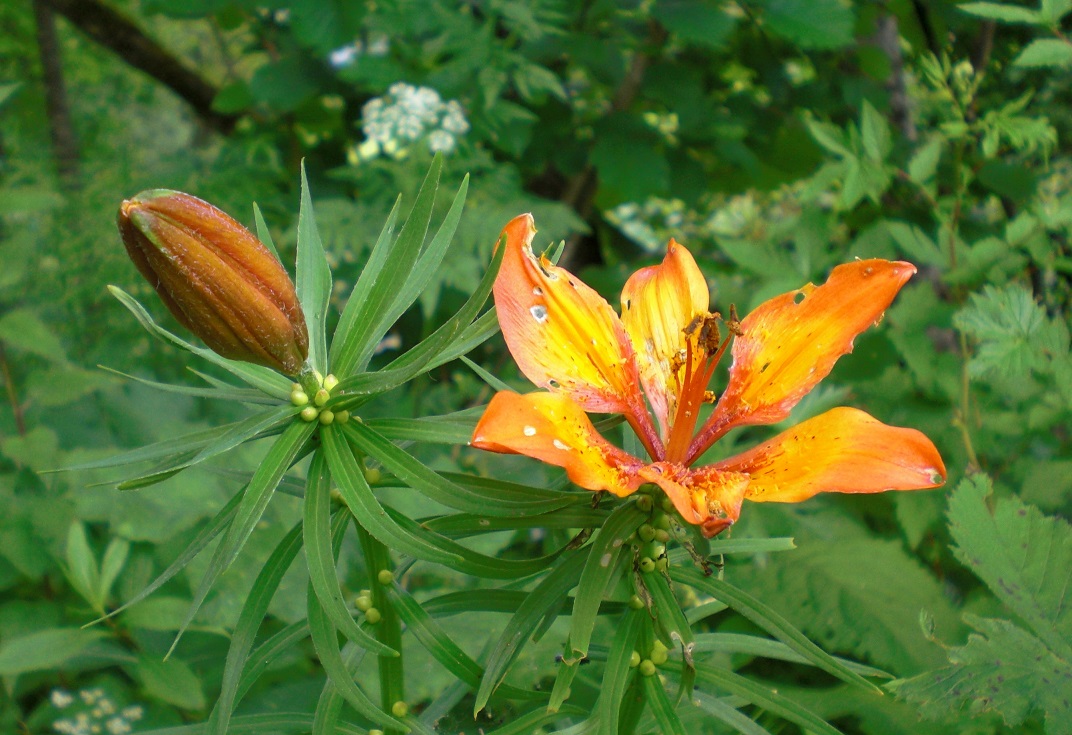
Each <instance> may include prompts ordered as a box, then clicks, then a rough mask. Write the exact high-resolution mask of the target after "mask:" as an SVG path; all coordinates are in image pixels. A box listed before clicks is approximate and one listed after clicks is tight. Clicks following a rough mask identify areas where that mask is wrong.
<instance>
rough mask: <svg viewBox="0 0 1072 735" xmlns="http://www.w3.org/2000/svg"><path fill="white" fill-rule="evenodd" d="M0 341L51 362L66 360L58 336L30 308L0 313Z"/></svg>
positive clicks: (63, 361)
mask: <svg viewBox="0 0 1072 735" xmlns="http://www.w3.org/2000/svg"><path fill="white" fill-rule="evenodd" d="M0 342H4V343H6V344H8V345H10V346H11V347H13V348H15V349H16V350H19V351H22V352H28V353H30V354H31V355H37V356H38V357H43V358H45V359H46V360H50V361H52V362H57V363H65V362H67V354H66V352H65V351H64V349H63V344H62V343H61V342H60V339H59V337H57V336H56V333H55V332H54V331H52V328H51V327H49V326H48V325H47V324H45V322H44V321H43V320H42V319H41V318H40V317H39V316H38V315H37V313H36V312H35V311H32V310H30V309H10V310H8V311H7V312H6V313H5V314H3V315H0Z"/></svg>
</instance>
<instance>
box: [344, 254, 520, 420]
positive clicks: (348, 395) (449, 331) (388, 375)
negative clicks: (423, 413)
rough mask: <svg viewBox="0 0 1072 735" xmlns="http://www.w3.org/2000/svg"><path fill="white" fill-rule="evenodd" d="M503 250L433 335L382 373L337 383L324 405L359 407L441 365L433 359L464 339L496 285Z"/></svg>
mask: <svg viewBox="0 0 1072 735" xmlns="http://www.w3.org/2000/svg"><path fill="white" fill-rule="evenodd" d="M504 252H505V248H500V250H499V251H498V252H497V253H496V254H495V257H494V259H493V261H492V264H491V267H490V268H489V269H488V270H487V271H486V272H485V273H484V277H483V278H482V279H481V281H480V283H479V284H477V287H476V289H475V290H474V291H473V293H472V295H471V296H470V297H469V299H468V300H467V301H466V302H465V304H463V305H462V307H461V308H460V309H459V310H458V311H457V312H456V313H455V314H454V315H453V316H451V318H450V319H448V320H447V321H446V322H444V323H443V325H442V326H440V327H439V328H438V329H436V330H435V331H434V332H432V334H430V335H429V336H428V337H426V338H425V339H424V340H422V341H421V342H420V343H419V344H417V345H416V346H415V347H413V348H412V349H410V350H409V351H407V352H406V353H405V354H403V355H401V356H400V357H398V358H396V359H395V360H393V361H392V362H391V363H390V364H389V365H387V367H385V368H384V369H383V370H378V371H376V372H372V373H359V374H357V375H354V376H352V377H349V378H346V379H345V380H343V381H342V382H341V383H339V386H338V388H337V389H336V397H335V398H333V399H332V401H330V402H329V403H328V404H327V406H328V407H330V408H334V407H336V406H338V407H340V408H342V407H347V406H350V405H358V404H359V403H360V402H361V401H363V400H364V399H363V396H369V395H375V394H378V393H383V392H384V391H387V390H390V389H391V388H394V387H396V386H399V385H401V384H402V383H405V382H406V381H408V380H410V379H412V378H414V377H416V376H418V375H420V374H422V373H424V372H427V371H428V370H431V369H432V368H433V367H435V366H436V365H441V364H443V362H445V360H436V359H435V358H436V356H437V355H439V354H440V353H441V352H443V351H444V350H447V349H448V348H449V346H450V345H451V343H452V342H454V341H455V340H458V339H464V338H465V331H466V330H467V328H468V327H469V326H471V324H472V322H473V320H474V319H476V316H477V314H479V313H480V310H481V309H482V308H483V306H484V303H485V302H486V301H487V299H488V296H489V295H490V294H491V291H492V288H493V286H494V284H495V276H496V274H497V273H498V270H499V267H500V266H501V265H502V259H503V253H504Z"/></svg>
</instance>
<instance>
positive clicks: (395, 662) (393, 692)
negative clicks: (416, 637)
mask: <svg viewBox="0 0 1072 735" xmlns="http://www.w3.org/2000/svg"><path fill="white" fill-rule="evenodd" d="M354 528H356V529H357V536H358V538H359V539H360V540H361V549H362V550H363V551H364V552H365V565H366V566H367V568H368V573H369V591H370V592H371V596H372V606H373V607H374V608H376V609H377V610H378V611H379V612H380V621H379V622H378V623H376V626H375V629H376V639H377V640H379V641H380V643H383V644H384V645H386V646H390V647H391V648H393V649H394V650H396V651H398V652H399V655H398V656H380V657H379V669H380V702H381V706H382V707H383V709H384V711H385V712H391V708H392V707H393V706H394V704H395V703H396V702H404V701H405V690H404V688H403V669H402V658H403V657H402V622H401V620H400V619H399V617H398V614H397V613H396V612H395V610H394V607H392V605H391V601H390V599H388V596H387V587H388V585H384V584H383V583H381V582H380V581H379V579H378V578H377V575H378V574H379V573H380V572H381V571H384V570H387V571H389V572H390V571H393V570H392V564H391V553H390V551H389V550H388V548H387V547H386V546H384V545H383V544H382V543H380V542H379V541H377V540H376V539H374V538H373V537H372V536H371V535H370V534H369V532H368V531H366V530H365V529H364V528H363V527H362V526H361V524H360V523H358V522H357V520H356V519H355V520H354ZM389 584H394V582H390V583H389ZM385 733H386V734H387V735H392V734H393V735H402V731H401V730H393V729H392V730H387V731H385Z"/></svg>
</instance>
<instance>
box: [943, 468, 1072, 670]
mask: <svg viewBox="0 0 1072 735" xmlns="http://www.w3.org/2000/svg"><path fill="white" fill-rule="evenodd" d="M990 492H991V486H990V479H989V478H988V477H986V476H985V475H976V476H974V477H971V478H968V479H965V480H963V481H962V482H961V483H960V484H959V485H958V486H957V489H956V490H955V491H954V493H953V495H952V496H951V497H950V499H949V531H950V534H951V535H952V536H953V541H954V542H955V543H956V546H955V547H954V549H953V551H954V553H955V554H956V556H957V558H958V559H959V560H960V561H961V562H962V563H963V564H964V565H966V566H967V567H968V568H969V569H971V570H972V572H974V573H975V574H976V575H978V577H979V578H980V579H982V580H983V581H984V582H986V584H987V586H988V587H989V588H990V590H991V591H992V592H993V593H994V594H995V595H996V596H997V597H998V598H999V599H1000V600H1001V601H1002V602H1004V603H1005V604H1006V605H1008V606H1009V609H1011V610H1012V611H1013V612H1014V613H1015V614H1016V615H1018V616H1019V617H1020V619H1022V620H1023V621H1024V622H1025V623H1027V625H1028V626H1029V627H1030V628H1031V630H1032V631H1033V632H1034V633H1035V635H1037V636H1038V637H1039V638H1040V639H1041V640H1043V641H1044V642H1045V643H1046V645H1047V646H1049V647H1050V649H1051V650H1052V651H1054V652H1055V653H1056V654H1058V655H1059V656H1061V657H1062V658H1063V659H1065V660H1066V661H1067V660H1072V527H1070V526H1069V524H1068V523H1067V522H1065V521H1064V520H1062V519H1060V518H1056V517H1049V516H1045V515H1043V514H1042V512H1041V511H1039V509H1038V508H1035V507H1034V506H1028V505H1024V504H1023V503H1022V502H1021V501H1020V500H1019V499H1017V498H1014V497H1012V498H1002V499H999V500H998V501H997V502H996V503H995V507H994V510H993V512H991V511H990V509H989V508H988V507H987V497H988V496H989V494H990Z"/></svg>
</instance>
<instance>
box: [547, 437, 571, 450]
mask: <svg viewBox="0 0 1072 735" xmlns="http://www.w3.org/2000/svg"><path fill="white" fill-rule="evenodd" d="M551 443H552V444H554V445H555V449H561V450H562V451H564V452H565V451H567V450H568V449H569V448H570V447H569V444H566V443H565V442H564V441H560V440H558V439H555V440H554V441H553V442H551Z"/></svg>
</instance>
